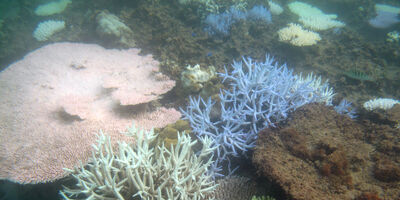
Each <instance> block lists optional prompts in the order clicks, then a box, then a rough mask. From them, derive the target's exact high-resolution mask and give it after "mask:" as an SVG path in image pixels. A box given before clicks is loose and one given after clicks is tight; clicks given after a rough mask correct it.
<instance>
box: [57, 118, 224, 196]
mask: <svg viewBox="0 0 400 200" xmlns="http://www.w3.org/2000/svg"><path fill="white" fill-rule="evenodd" d="M126 134H127V135H129V136H133V137H135V138H136V143H135V144H127V143H125V142H120V143H118V148H117V151H114V150H115V149H116V148H113V147H112V145H111V144H112V143H111V141H110V137H108V136H106V135H104V134H102V133H101V134H100V136H99V140H98V144H97V145H95V146H94V152H93V156H92V162H91V163H90V164H88V165H87V166H86V167H84V166H81V167H80V168H75V169H74V170H71V169H66V170H68V171H70V172H72V174H73V177H74V178H75V179H76V180H77V181H78V183H77V185H76V188H73V189H71V188H67V187H65V188H64V190H63V191H61V195H62V196H63V197H64V198H65V199H72V198H81V197H85V199H99V200H105V199H119V200H123V199H131V198H132V197H140V198H141V199H158V200H164V199H168V200H175V199H176V200H178V199H179V200H189V199H190V200H192V199H193V200H196V199H206V198H207V196H209V195H211V194H212V192H213V191H214V189H215V187H216V184H215V183H214V181H213V179H212V178H211V176H210V175H209V173H208V169H209V167H210V165H211V164H212V163H213V161H212V156H211V155H212V152H213V151H214V148H212V147H211V143H212V142H211V139H209V138H207V137H206V138H203V139H202V140H201V142H202V143H203V148H202V149H201V151H200V152H198V153H196V154H195V153H194V152H193V149H192V147H193V146H194V145H195V144H196V142H197V141H192V139H191V138H190V136H188V135H186V134H184V133H182V134H178V142H177V144H176V145H175V146H171V147H170V148H167V147H165V146H164V144H163V145H161V146H158V147H157V146H156V147H152V144H153V143H154V142H155V139H156V137H157V135H156V134H155V133H154V132H153V131H144V130H139V129H137V128H135V126H132V127H131V128H128V132H127V133H126Z"/></svg>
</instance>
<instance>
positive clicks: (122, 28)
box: [96, 11, 136, 47]
mask: <svg viewBox="0 0 400 200" xmlns="http://www.w3.org/2000/svg"><path fill="white" fill-rule="evenodd" d="M96 20H97V24H98V26H97V29H96V31H97V33H98V34H99V35H100V36H108V37H111V38H113V39H117V40H119V42H120V43H121V44H124V45H126V46H128V47H134V46H136V44H135V41H134V39H133V31H132V30H131V29H130V28H129V27H128V26H127V25H126V24H124V23H123V22H122V20H121V19H119V18H118V17H117V16H115V15H114V14H111V13H108V12H106V11H102V12H100V13H99V14H98V15H97V16H96Z"/></svg>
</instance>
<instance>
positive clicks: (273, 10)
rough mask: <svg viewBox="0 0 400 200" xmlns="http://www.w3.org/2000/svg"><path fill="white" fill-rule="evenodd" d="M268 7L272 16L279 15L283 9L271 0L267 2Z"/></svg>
mask: <svg viewBox="0 0 400 200" xmlns="http://www.w3.org/2000/svg"><path fill="white" fill-rule="evenodd" d="M268 5H269V10H270V11H271V13H272V14H273V15H280V14H281V13H282V12H283V8H282V7H281V6H280V5H279V4H277V3H275V2H273V1H271V0H269V1H268Z"/></svg>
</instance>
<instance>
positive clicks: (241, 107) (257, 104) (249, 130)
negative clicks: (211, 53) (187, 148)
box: [181, 55, 334, 170]
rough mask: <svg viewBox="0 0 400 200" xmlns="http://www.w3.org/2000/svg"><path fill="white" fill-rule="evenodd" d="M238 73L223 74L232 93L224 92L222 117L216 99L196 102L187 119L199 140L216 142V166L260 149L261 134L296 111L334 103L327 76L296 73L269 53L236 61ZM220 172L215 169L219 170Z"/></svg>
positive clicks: (196, 99)
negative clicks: (310, 105) (262, 58)
mask: <svg viewBox="0 0 400 200" xmlns="http://www.w3.org/2000/svg"><path fill="white" fill-rule="evenodd" d="M232 67H233V71H232V72H228V71H227V70H226V68H225V73H220V74H219V75H220V77H221V78H223V82H228V83H229V85H230V87H231V88H230V89H229V90H223V91H221V92H220V95H219V96H220V106H219V107H220V110H219V113H218V114H219V116H218V117H217V116H215V115H216V111H215V110H213V109H214V105H215V103H216V102H214V101H212V100H211V99H208V100H204V99H202V98H201V97H198V98H194V97H191V98H190V104H189V106H188V107H187V109H186V111H184V110H182V109H181V110H182V112H183V113H184V116H185V119H187V120H189V122H190V124H191V126H192V128H193V131H194V132H195V133H197V136H198V137H199V138H202V137H204V136H208V137H210V138H212V139H213V141H214V144H213V146H214V147H216V148H217V150H216V162H215V163H216V165H219V164H220V163H221V162H222V161H228V163H230V157H231V156H234V157H237V156H239V155H240V154H244V153H245V152H246V151H247V150H248V149H250V148H253V147H254V146H255V144H254V143H255V140H256V138H257V132H258V131H259V130H261V129H263V128H265V127H268V126H274V124H276V123H277V122H279V121H281V120H283V119H285V118H286V117H287V115H288V113H289V112H290V111H293V110H295V109H296V108H298V107H300V106H302V105H304V104H307V103H311V102H322V103H325V104H326V105H331V102H332V97H333V95H334V93H333V89H332V88H330V87H329V85H328V83H327V82H324V83H322V82H321V78H320V77H317V76H314V75H313V74H310V75H308V76H307V77H306V78H302V77H301V76H298V75H295V74H293V71H292V70H289V69H288V68H287V67H286V65H281V66H279V65H278V64H277V63H276V62H275V61H274V59H273V58H272V57H271V56H269V55H267V56H266V60H265V62H256V61H253V60H252V59H251V58H243V61H241V62H234V63H233V65H232ZM218 167H219V166H217V168H215V170H217V169H218Z"/></svg>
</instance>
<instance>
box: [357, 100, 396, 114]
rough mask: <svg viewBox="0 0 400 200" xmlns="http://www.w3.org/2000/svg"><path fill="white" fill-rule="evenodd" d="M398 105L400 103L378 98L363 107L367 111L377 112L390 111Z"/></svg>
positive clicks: (367, 102)
mask: <svg viewBox="0 0 400 200" xmlns="http://www.w3.org/2000/svg"><path fill="white" fill-rule="evenodd" d="M396 104H400V101H399V100H395V99H389V98H376V99H371V100H369V101H366V102H365V103H364V104H363V107H364V108H365V110H368V111H372V110H376V109H382V110H389V109H391V108H392V107H393V106H394V105H396Z"/></svg>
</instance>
